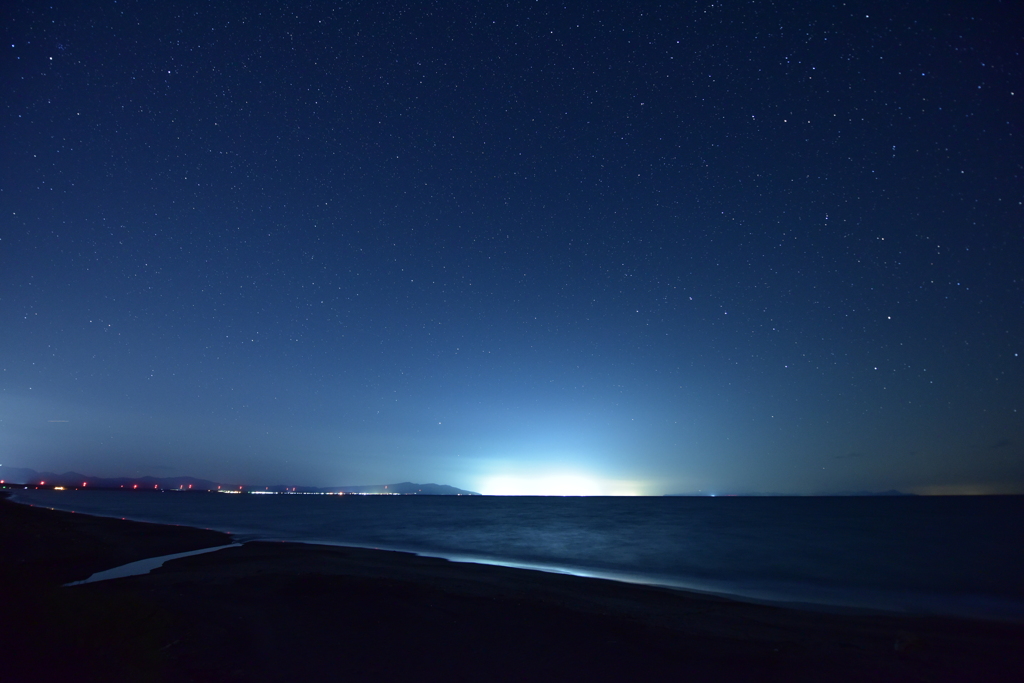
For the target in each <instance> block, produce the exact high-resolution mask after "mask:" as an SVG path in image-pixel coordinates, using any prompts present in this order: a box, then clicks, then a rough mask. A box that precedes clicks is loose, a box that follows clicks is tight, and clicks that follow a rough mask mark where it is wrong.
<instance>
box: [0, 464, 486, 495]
mask: <svg viewBox="0 0 1024 683" xmlns="http://www.w3.org/2000/svg"><path fill="white" fill-rule="evenodd" d="M0 484H2V485H14V484H16V485H22V486H24V485H27V486H40V487H47V488H68V489H102V490H120V489H127V490H140V491H153V490H157V491H192V492H200V491H203V492H205V491H220V492H223V493H227V492H244V493H282V494H298V493H306V494H315V493H319V494H334V495H338V494H355V495H403V496H479V495H480V494H479V493H477V492H476V491H467V490H465V489H460V488H456V487H454V486H449V485H447V484H433V483H431V484H417V483H415V482H410V481H403V482H399V483H396V484H371V485H364V486H328V487H316V486H293V485H287V484H274V485H264V484H259V485H246V484H227V483H223V482H215V481H210V480H208V479H198V478H196V477H152V476H145V477H94V476H90V475H87V474H81V473H80V472H64V473H63V474H58V473H56V472H37V471H36V470H33V469H29V468H26V467H0Z"/></svg>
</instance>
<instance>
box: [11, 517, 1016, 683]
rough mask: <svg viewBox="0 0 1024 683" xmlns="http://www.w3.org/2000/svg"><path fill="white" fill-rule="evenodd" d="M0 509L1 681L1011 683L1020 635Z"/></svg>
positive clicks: (979, 626)
mask: <svg viewBox="0 0 1024 683" xmlns="http://www.w3.org/2000/svg"><path fill="white" fill-rule="evenodd" d="M230 542H231V538H230V536H228V535H226V534H220V533H218V532H212V531H205V530H200V529H191V528H188V527H177V526H163V525H155V524H141V523H137V522H123V521H121V520H115V519H106V518H99V517H90V516H87V515H81V514H72V513H66V512H57V511H51V510H46V509H40V508H31V507H26V506H21V505H15V504H13V503H10V502H8V501H0V572H2V573H0V579H2V581H3V584H2V585H3V587H4V591H3V593H4V598H3V605H4V611H3V618H2V621H0V623H2V630H0V661H2V669H0V672H2V673H3V675H0V679H3V680H12V681H21V680H25V681H28V680H35V681H39V680H43V681H45V680H79V681H86V680H97V681H98V680H104V681H114V680H125V681H142V680H153V681H161V680H163V681H336V680H342V681H344V680H356V681H362V680H370V679H371V678H379V677H388V678H397V677H408V678H414V679H416V680H418V681H434V680H437V681H441V680H445V681H522V680H541V681H556V680H557V681H565V680H622V681H631V680H645V679H649V678H654V677H659V678H665V677H667V678H668V679H669V680H695V681H821V680H831V681H979V682H981V681H1017V680H1021V679H1022V678H1024V676H1022V674H1024V654H1022V651H1024V625H1018V624H1001V623H991V622H980V621H971V620H963V619H949V618H937V617H932V618H929V617H898V616H888V615H838V614H827V613H821V612H808V611H802V610H794V609H787V608H782V607H771V606H763V605H753V604H748V603H743V602H737V601H732V600H727V599H722V598H716V597H710V596H703V595H699V594H693V593H686V592H682V591H675V590H668V589H660V588H653V587H648V586H636V585H630V584H623V583H618V582H614V581H607V580H603V579H589V578H581V577H575V576H565V575H558V574H548V573H542V572H535V571H528V570H522V569H512V568H506V567H495V566H487V565H474V564H465V563H453V562H449V561H446V560H442V559H436V558H424V557H418V556H416V555H412V554H408V553H397V552H389V551H378V550H366V549H357V548H342V547H334V546H319V545H307V544H297V543H270V542H250V543H246V544H244V545H242V546H238V547H232V548H226V549H224V550H219V551H216V552H211V553H207V554H203V555H194V556H191V557H184V558H180V559H176V560H172V561H170V562H168V563H166V564H165V565H164V566H163V567H161V568H159V569H157V570H155V571H153V572H152V573H150V574H147V575H143V576H133V577H127V578H120V579H114V580H110V581H103V582H98V583H91V584H85V585H79V586H73V587H61V586H62V584H64V583H68V582H71V581H77V580H82V579H85V578H87V577H88V576H89V575H90V574H92V573H94V572H97V571H102V570H105V569H110V568H112V567H115V566H118V565H120V564H125V563H127V562H132V561H136V560H140V559H143V558H145V557H152V556H156V555H163V554H170V553H177V552H185V551H188V550H196V549H200V548H205V547H210V546H214V545H222V544H226V543H230Z"/></svg>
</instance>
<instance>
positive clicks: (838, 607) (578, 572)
mask: <svg viewBox="0 0 1024 683" xmlns="http://www.w3.org/2000/svg"><path fill="white" fill-rule="evenodd" d="M112 491H113V490H112ZM143 493H156V492H151V491H145V492H143ZM161 493H162V492H161ZM185 493H197V492H185ZM198 493H203V492H198ZM0 495H3V493H0ZM7 495H8V496H9V498H10V499H11V500H13V501H15V502H20V504H23V505H30V506H34V505H36V503H34V502H29V500H31V499H29V500H25V501H19V500H18V499H19V496H18V489H17V488H15V489H13V490H11V491H9V492H7ZM45 507H47V508H48V509H59V510H65V511H69V507H71V506H68V507H60V508H49V507H48V506H45ZM81 514H90V515H94V516H96V517H102V518H105V519H118V520H122V519H131V520H132V521H137V522H141V523H146V524H169V522H167V521H157V520H155V519H146V518H145V517H142V518H125V517H116V516H106V515H103V514H99V513H96V512H88V513H81ZM196 528H198V527H196ZM213 530H216V531H218V532H220V533H223V534H227V535H230V536H231V538H232V539H233V540H234V542H236V543H237V542H243V543H244V542H250V541H269V542H279V541H280V542H287V543H303V544H309V545H322V546H328V547H338V548H362V549H379V550H386V551H392V552H399V553H412V554H415V555H418V556H421V557H427V558H437V559H442V560H447V561H450V562H455V563H465V564H478V565H486V566H497V567H507V568H513V569H519V570H523V571H536V572H542V573H547V574H555V575H567V576H575V577H580V578H590V579H601V580H607V581H615V582H620V583H623V584H626V585H635V586H648V587H654V588H661V589H665V590H672V591H678V592H681V593H685V594H694V595H703V596H712V597H717V598H722V599H725V600H733V601H737V602H743V603H747V604H752V605H763V606H774V607H782V608H786V609H794V610H802V611H808V612H815V613H827V614H845V615H880V616H897V617H924V616H940V617H946V618H956V619H973V620H984V621H992V622H997V623H1010V624H1022V625H1024V601H1021V600H1019V599H1015V598H1012V597H1009V596H1003V595H995V594H985V593H930V592H926V591H919V590H898V589H893V588H871V587H859V588H852V587H844V586H836V585H828V584H814V583H802V584H801V583H790V584H786V583H777V584H772V583H764V584H761V585H753V584H749V583H747V584H743V583H738V582H735V581H733V582H727V581H714V580H706V579H705V580H697V579H687V578H681V577H672V576H661V575H653V574H651V575H645V574H642V573H637V572H629V571H622V570H612V569H594V568H589V567H583V566H575V567H574V566H571V565H566V566H563V565H557V564H545V563H540V562H530V561H519V560H516V559H508V558H503V557H491V556H487V555H474V554H472V553H467V552H447V553H446V552H443V551H436V550H431V549H423V548H415V547H395V546H387V545H380V544H367V543H348V542H344V541H333V540H331V539H319V538H294V537H280V536H275V535H274V534H266V533H260V532H258V531H253V530H251V529H232V528H223V529H220V528H218V529H213Z"/></svg>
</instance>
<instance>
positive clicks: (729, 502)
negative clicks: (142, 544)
mask: <svg viewBox="0 0 1024 683" xmlns="http://www.w3.org/2000/svg"><path fill="white" fill-rule="evenodd" d="M13 494H14V496H13V497H14V499H15V500H17V501H20V502H24V503H30V504H33V505H39V506H46V507H52V508H56V509H61V510H74V511H77V512H83V513H89V514H94V515H102V516H109V517H123V518H126V519H134V520H140V521H147V522H160V523H165V524H182V525H189V526H195V527H202V528H209V529H217V530H220V531H226V532H230V533H232V534H234V535H235V536H236V539H237V540H238V541H243V542H244V541H247V540H255V539H262V540H285V541H301V542H308V543H324V544H333V545H346V546H358V547H364V548H380V549H387V550H401V551H408V552H413V553H418V554H421V555H427V556H433V557H443V558H447V559H449V560H453V561H457V562H477V563H484V564H497V565H503V566H511V567H522V568H527V569H534V570H541V571H550V572H561V573H568V574H575V575H579V576H590V577H601V578H607V579H612V580H617V581H626V582H633V583H643V584H652V585H658V586H666V587H670V588H677V589H684V590H690V591H700V592H706V593H712V594H716V595H723V596H729V597H732V598H736V599H741V600H747V601H752V602H762V603H771V604H787V605H790V606H794V607H802V608H806V609H819V610H830V611H883V612H897V613H904V614H918V615H920V614H932V615H947V616H959V617H969V618H979V619H989V620H1005V621H1015V622H1024V496H880V497H716V498H712V497H663V498H656V497H628V498H627V497H614V498H613V497H532V496H523V497H519V496H354V495H350V496H328V495H247V494H234V495H228V494H217V493H178V492H170V491H167V492H136V491H132V492H120V491H42V490H34V489H27V490H20V491H14V492H13Z"/></svg>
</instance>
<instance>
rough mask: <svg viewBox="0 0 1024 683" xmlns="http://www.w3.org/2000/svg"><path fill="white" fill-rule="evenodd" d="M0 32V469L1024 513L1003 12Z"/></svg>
mask: <svg viewBox="0 0 1024 683" xmlns="http://www.w3.org/2000/svg"><path fill="white" fill-rule="evenodd" d="M336 5H339V6H336ZM3 33H4V39H5V43H4V45H3V46H2V47H3V53H2V65H3V66H2V74H0V75H2V79H3V89H4V92H5V93H6V95H5V97H4V98H3V102H2V104H0V116H2V118H0V121H2V126H3V137H2V148H0V173H2V176H0V366H2V367H0V456H2V457H0V462H2V463H3V464H4V465H8V464H10V465H14V466H24V467H33V468H35V469H49V470H58V471H63V470H66V469H74V470H78V471H82V472H86V473H89V474H96V475H131V474H153V475H158V476H159V475H169V474H190V475H194V476H200V477H206V478H211V479H216V480H219V481H227V482H238V483H254V484H255V483H261V484H262V483H294V484H304V485H340V484H363V483H386V482H391V481H399V480H413V481H437V482H442V483H448V484H452V485H456V486H461V487H464V488H470V489H474V490H483V491H485V492H591V493H650V494H661V493H668V492H691V491H703V492H713V491H714V492H725V491H771V492H792V493H813V492H836V491H850V490H885V489H891V488H898V489H901V490H907V491H918V492H971V491H974V492H994V491H1004V492H1007V491H1014V492H1024V421H1022V420H1024V412H1021V411H1024V358H1022V357H1021V356H1019V355H1018V354H1024V315H1022V313H1024V311H1022V300H1024V296H1022V295H1024V227H1022V226H1024V221H1022V217H1024V211H1022V204H1021V202H1022V200H1024V184H1022V159H1024V146H1022V144H1021V141H1022V135H1024V131H1022V126H1021V123H1022V121H1024V116H1022V106H1021V103H1022V102H1024V79H1022V64H1024V61H1022V59H1021V50H1022V46H1024V42H1022V36H1024V23H1022V21H1021V13H1020V8H1019V6H1018V5H1017V4H1016V3H980V4H976V6H974V7H973V8H967V7H966V5H964V6H959V5H948V4H936V3H911V4H910V5H909V6H905V4H903V3H901V4H900V5H899V6H894V5H893V4H892V3H866V4H865V3H848V4H839V5H836V6H832V5H826V4H823V3H817V2H807V3H798V4H788V5H783V4H770V3H754V4H742V5H740V4H734V5H730V4H728V3H727V4H726V5H725V6H723V5H721V4H701V5H696V4H692V5H678V4H676V3H666V4H655V3H622V2H616V3H601V2H596V3H595V2H583V3H557V4H556V3H549V2H539V1H538V2H533V1H531V2H512V3H509V4H508V5H507V6H506V5H502V6H500V7H498V6H496V5H495V4H494V3H476V2H435V3H416V4H411V3H410V4H409V5H401V4H389V3H370V2H353V3H291V2H285V3H280V2H259V1H256V2H235V3H205V2H204V3H199V2H194V3H184V2H166V3H142V2H124V1H119V2H113V0H104V1H103V2H55V3H40V2H15V3H14V5H13V7H12V8H11V9H9V10H8V11H7V12H5V16H4V17H3Z"/></svg>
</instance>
